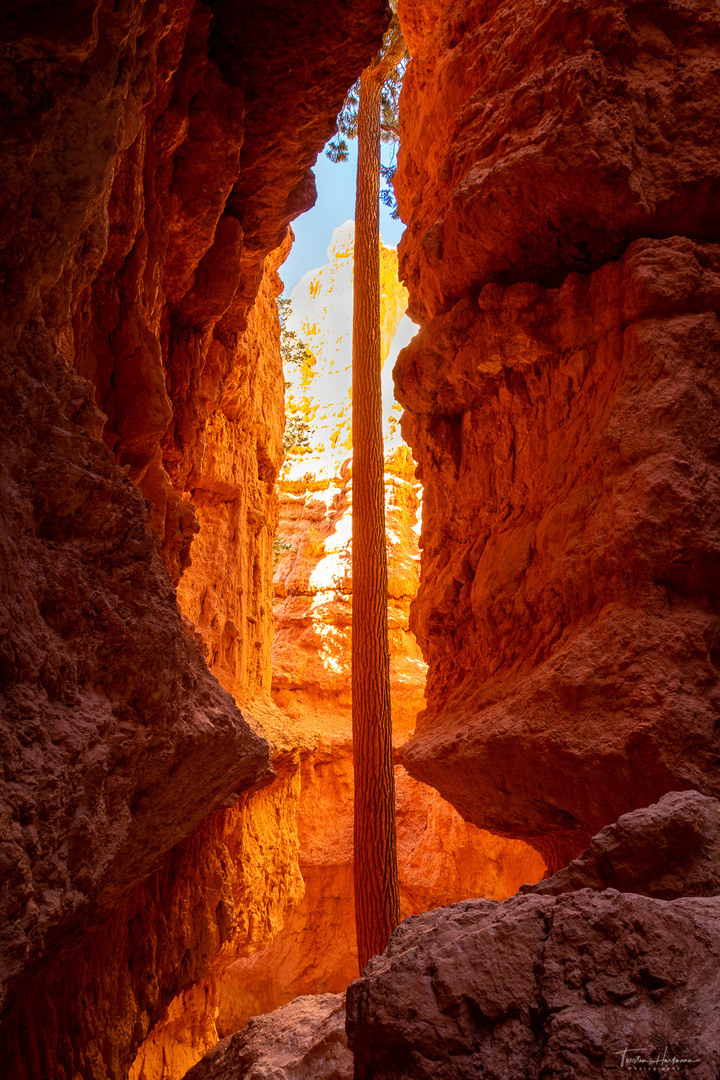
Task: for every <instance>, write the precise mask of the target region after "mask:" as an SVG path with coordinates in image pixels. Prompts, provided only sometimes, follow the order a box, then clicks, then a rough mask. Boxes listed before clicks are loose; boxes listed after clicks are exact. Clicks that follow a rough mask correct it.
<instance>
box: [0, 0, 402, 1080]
mask: <svg viewBox="0 0 720 1080" xmlns="http://www.w3.org/2000/svg"><path fill="white" fill-rule="evenodd" d="M386 19H387V11H386V9H385V5H384V3H382V2H378V0H367V2H364V3H362V4H360V5H359V6H357V5H356V6H355V7H354V8H353V11H352V12H349V11H347V9H346V8H345V7H344V6H342V5H331V6H330V7H328V6H327V5H324V6H323V8H322V10H320V9H318V8H317V6H316V5H314V4H310V3H301V4H300V5H297V4H295V5H293V6H292V8H290V7H289V6H288V5H283V4H273V5H271V6H270V7H265V8H263V9H262V10H258V11H250V9H248V8H246V7H241V8H239V9H238V8H237V6H236V5H230V4H225V3H222V2H221V0H217V2H216V3H213V4H209V5H206V4H203V3H200V2H198V3H195V2H193V0H184V2H183V3H180V4H173V5H170V6H169V7H165V6H163V5H160V6H158V5H155V4H150V3H145V2H143V0H131V2H129V3H124V4H117V5H116V4H112V3H110V4H106V3H98V2H96V0H87V2H82V3H80V4H75V5H74V6H73V11H72V16H71V17H69V16H68V13H67V12H66V11H64V10H63V11H60V10H59V9H58V8H57V7H56V6H55V7H53V6H52V5H44V6H43V5H42V4H41V5H30V4H26V3H24V2H21V3H18V4H14V5H13V7H12V11H8V12H6V13H5V15H4V19H3V31H2V55H1V61H2V68H1V71H0V80H1V82H2V92H3V94H4V96H5V99H6V101H7V103H8V107H7V108H6V110H5V112H4V119H3V125H4V134H5V136H6V138H5V140H4V144H3V150H2V172H3V177H4V185H3V193H2V211H3V213H2V226H1V230H2V231H1V233H0V260H1V261H2V275H3V281H4V283H5V287H4V305H3V310H2V317H1V319H0V346H1V347H2V357H1V368H0V371H1V377H2V384H3V394H2V403H1V405H0V408H2V413H3V418H2V433H1V437H2V443H3V448H2V454H0V461H1V462H2V464H1V465H0V470H1V472H2V480H1V481H0V490H1V496H0V497H1V498H2V502H3V514H2V552H3V555H2V569H1V570H0V573H1V575H2V585H3V589H2V591H3V604H2V615H1V617H2V676H3V682H2V692H3V718H2V745H3V765H4V777H3V781H4V783H3V790H2V804H1V809H0V813H1V814H2V819H1V820H2V829H1V831H2V836H3V847H2V856H1V857H2V866H3V879H4V880H3V897H2V905H3V906H2V925H3V930H2V939H1V941H0V945H1V949H0V951H1V957H2V969H1V971H2V983H3V994H4V998H3V1008H4V1012H3V1017H2V1035H1V1043H2V1045H1V1047H0V1060H1V1061H2V1066H3V1070H4V1072H5V1073H6V1074H7V1075H13V1076H23V1077H28V1078H29V1077H38V1078H40V1077H42V1078H43V1080H45V1078H50V1080H56V1078H57V1080H60V1078H64V1077H70V1076H72V1077H73V1078H76V1077H87V1078H90V1077H92V1078H94V1080H96V1078H100V1077H121V1076H125V1075H126V1073H127V1069H128V1067H129V1065H130V1063H131V1061H132V1058H133V1055H134V1053H135V1050H136V1048H137V1046H138V1045H139V1043H140V1042H141V1041H142V1039H143V1038H144V1037H145V1035H146V1034H147V1032H148V1030H149V1028H150V1027H151V1026H152V1024H153V1023H154V1022H155V1021H156V1019H157V1018H158V1017H159V1016H160V1015H161V1014H162V1012H163V1010H164V1009H165V1008H166V1006H167V1004H168V1002H169V1001H170V1000H171V999H172V997H173V995H175V994H177V993H179V992H180V991H182V990H183V988H184V987H187V986H189V985H192V984H194V983H196V982H197V980H198V979H200V978H202V977H204V975H205V974H206V973H207V972H208V970H209V968H210V966H211V963H212V961H213V958H214V956H215V955H216V953H217V951H218V949H219V948H220V947H221V946H222V945H223V943H225V942H227V941H228V940H230V939H243V940H244V941H245V942H246V945H247V947H251V946H252V945H253V943H254V944H255V945H259V944H262V943H264V942H265V941H266V940H267V938H268V934H269V933H270V931H271V930H272V927H273V926H277V925H278V924H279V923H280V922H281V921H282V912H283V910H284V906H285V905H286V903H288V902H290V900H291V899H296V898H297V894H298V891H299V885H298V878H297V862H296V854H297V853H296V849H295V854H294V856H293V851H292V847H293V843H295V845H296V842H297V841H296V837H295V841H293V840H292V837H290V836H288V840H287V844H288V845H289V850H286V851H283V852H282V853H281V858H280V860H279V861H280V863H281V864H282V867H281V869H280V870H279V871H278V878H277V880H275V881H274V882H273V883H272V887H270V888H269V891H268V881H269V877H272V874H269V873H268V872H266V871H264V870H263V871H258V870H257V867H256V868H255V869H253V865H254V864H253V858H252V856H250V855H248V853H247V848H248V846H252V845H248V844H245V843H244V841H243V840H242V838H243V836H245V835H257V834H258V832H259V831H261V823H262V816H263V813H264V811H263V810H262V807H261V809H260V810H259V811H258V810H257V807H258V806H259V805H261V803H262V800H263V799H264V797H265V794H264V793H262V794H261V796H260V797H259V798H260V802H258V796H255V803H254V804H253V799H252V798H250V797H249V791H250V790H251V789H252V788H253V787H256V786H257V785H258V784H262V783H266V782H267V781H268V780H270V778H271V772H270V769H269V760H270V755H269V747H268V744H267V742H266V740H265V739H264V738H262V737H261V736H260V735H258V734H257V733H256V732H255V731H253V730H252V729H251V727H250V726H249V725H248V723H247V721H246V719H245V718H244V716H243V714H242V713H241V712H240V710H239V709H238V707H237V705H236V703H235V701H234V700H233V698H232V697H231V696H230V694H229V693H228V692H227V690H226V689H221V687H220V686H219V685H218V682H217V680H216V679H215V678H214V677H213V676H212V675H210V674H209V672H208V669H207V665H206V663H205V660H204V659H203V655H202V654H203V653H205V655H206V657H207V658H208V659H210V660H211V662H212V663H213V664H214V665H215V667H216V668H217V669H218V674H221V675H222V677H223V682H224V684H225V686H226V687H227V688H228V689H229V690H231V691H233V692H234V693H236V694H237V696H238V697H239V698H243V699H250V698H252V697H253V695H257V694H259V693H260V692H261V691H262V690H263V688H267V685H268V659H269V645H270V615H269V611H270V595H269V582H270V563H271V553H270V549H271V544H272V536H271V533H272V528H273V523H274V514H275V496H274V491H273V481H274V479H275V476H276V474H277V470H278V468H279V464H280V461H281V456H282V451H281V440H282V374H281V366H280V361H279V349H278V344H277V343H278V335H279V327H278V325H277V320H276V316H275V315H273V321H271V322H270V323H268V320H267V313H268V312H269V311H270V309H271V307H272V300H273V297H274V294H275V293H276V292H277V291H278V289H279V282H278V281H277V278H276V277H275V276H274V270H275V267H276V265H277V261H278V260H279V258H280V257H281V254H278V255H276V256H275V257H270V253H271V252H272V251H274V250H276V249H278V247H279V246H280V245H281V244H282V242H283V240H284V237H285V235H286V231H287V225H288V222H289V221H290V220H291V219H292V217H294V216H295V215H296V214H297V213H299V212H300V211H301V210H302V209H304V208H305V207H307V206H308V205H310V204H311V202H312V199H313V195H314V188H313V184H312V180H311V176H310V173H309V166H310V164H311V163H312V161H313V160H314V157H315V155H316V154H317V152H318V150H319V149H320V148H321V146H322V144H323V143H324V141H325V139H326V138H327V137H328V135H329V134H330V133H331V131H332V126H333V122H334V117H335V114H336V112H337V109H338V107H339V104H340V103H341V101H342V99H343V96H344V94H345V91H346V89H347V87H348V86H349V85H350V84H351V83H352V81H353V79H354V78H355V77H356V75H357V74H358V72H359V71H360V69H361V68H362V66H363V65H364V63H366V61H367V60H368V58H369V57H370V56H372V55H373V53H374V51H375V49H376V47H377V43H378V41H379V39H380V36H381V34H382V31H383V28H384V25H385V22H386ZM340 46H342V47H340ZM311 88H312V93H310V90H311ZM275 151H277V152H275ZM273 258H274V261H273ZM258 292H259V293H260V296H261V299H260V302H259V305H258V307H257V309H256V310H255V312H254V309H253V305H254V303H255V298H256V296H257V295H258ZM193 500H196V502H195V504H194V503H193ZM196 507H197V509H196ZM211 529H214V530H216V532H217V534H218V543H220V540H222V543H223V545H229V544H230V543H231V542H232V541H234V542H235V543H236V544H237V547H238V549H240V550H241V551H242V552H243V555H242V558H241V559H239V560H238V562H237V564H236V563H235V562H234V560H231V562H233V567H232V570H231V572H230V573H229V574H226V575H225V577H227V579H228V580H227V585H226V586H223V585H222V584H221V580H220V579H221V574H222V560H221V559H220V558H219V556H218V552H217V546H216V547H215V548H214V547H213V542H212V540H211V539H210V537H209V536H208V533H209V532H210V530H211ZM199 530H200V535H201V536H202V541H201V543H200V544H199V546H198V556H199V557H198V560H197V562H196V564H195V566H194V568H193V569H194V578H193V580H192V581H189V582H188V585H187V591H186V598H187V608H188V611H189V615H190V620H191V622H195V621H197V622H198V624H199V633H196V632H195V631H194V629H193V627H192V626H191V625H190V624H189V623H188V622H187V621H186V624H185V627H183V623H182V621H181V616H180V614H179V611H178V608H177V602H176V596H175V591H174V589H173V587H172V586H173V583H177V582H178V581H179V580H180V578H181V576H182V573H183V571H184V570H186V569H187V568H188V566H189V564H190V560H191V558H192V554H191V545H192V541H193V538H194V537H195V536H196V534H197V533H198V531H199ZM203 530H204V531H203ZM226 550H227V549H226ZM241 590H244V592H243V596H244V599H240V600H238V596H239V594H240V593H241ZM255 628H257V629H255ZM187 630H190V631H192V632H191V633H187V632H186V631H187ZM203 635H204V636H203ZM198 639H199V640H198ZM270 790H272V789H270ZM253 806H254V807H255V809H253ZM224 807H227V808H228V809H223V808H224ZM230 807H232V809H230ZM208 815H214V816H211V817H208ZM272 816H273V817H275V816H276V815H275V811H273V814H272ZM268 831H269V832H272V830H271V829H269V830H268ZM265 854H267V853H265ZM264 857H265V856H263V858H264ZM198 890H199V891H198ZM263 928H264V929H263ZM266 930H267V933H266Z"/></svg>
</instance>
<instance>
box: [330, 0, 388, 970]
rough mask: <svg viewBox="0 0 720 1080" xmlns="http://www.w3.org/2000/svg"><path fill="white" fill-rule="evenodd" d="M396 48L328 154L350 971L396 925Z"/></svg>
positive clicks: (374, 70) (348, 110) (365, 84)
mask: <svg viewBox="0 0 720 1080" xmlns="http://www.w3.org/2000/svg"><path fill="white" fill-rule="evenodd" d="M405 56H406V47H405V42H404V40H403V37H402V34H401V32H400V26H399V23H398V20H397V16H396V15H393V19H392V22H391V24H390V27H389V29H388V31H387V33H386V35H385V38H384V40H383V46H382V49H381V50H380V52H379V53H378V55H377V57H376V59H375V61H374V62H373V63H372V64H371V65H370V66H369V67H367V68H366V69H365V70H364V71H363V73H362V75H361V76H360V79H359V81H358V83H357V84H356V86H355V87H353V90H351V92H350V94H349V95H348V99H347V100H346V103H345V107H344V109H343V111H342V112H341V114H340V116H339V118H338V127H339V129H340V136H338V139H337V140H335V142H334V143H332V144H331V147H330V153H329V156H330V157H331V158H334V160H343V158H346V157H347V146H346V144H345V142H344V140H343V139H342V136H343V135H346V136H349V137H351V138H352V137H355V136H356V137H357V140H358V166H357V188H356V193H355V252H354V273H353V349H352V357H353V378H352V402H353V408H352V415H353V423H352V438H353V515H352V568H353V626H352V722H353V752H354V774H355V809H354V822H355V824H354V879H355V924H356V930H357V944H358V960H359V964H360V970H361V971H362V970H363V968H364V967H365V964H366V963H367V961H368V960H369V958H370V957H371V956H374V955H375V954H377V953H381V952H383V951H384V949H385V947H386V945H387V943H388V939H389V937H390V934H391V933H392V931H393V930H394V928H395V927H396V926H397V925H398V923H399V922H400V889H399V884H398V870H397V839H396V831H395V775H394V771H393V756H392V725H391V716H390V651H389V647H388V626H387V606H388V605H387V547H386V538H385V473H384V454H383V434H382V397H381V389H380V387H381V367H382V357H381V351H380V175H381V163H380V142H381V140H383V139H384V140H385V141H390V140H391V139H393V138H397V100H398V93H399V84H400V79H401V72H400V71H399V69H400V65H401V63H402V61H403V60H404V58H405Z"/></svg>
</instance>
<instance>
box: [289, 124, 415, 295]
mask: <svg viewBox="0 0 720 1080" xmlns="http://www.w3.org/2000/svg"><path fill="white" fill-rule="evenodd" d="M348 148H349V150H350V160H349V161H344V162H339V163H338V164H337V165H333V163H332V161H330V160H329V159H328V158H327V157H325V153H324V152H323V153H322V154H321V155H320V157H319V158H318V160H317V165H316V166H315V169H314V172H315V183H316V185H317V191H318V197H317V202H316V203H315V206H314V207H313V209H312V210H308V212H307V213H306V214H302V215H301V216H300V217H299V218H296V219H295V221H293V223H292V228H293V232H294V233H295V243H294V245H293V249H292V251H291V252H290V255H289V256H288V258H287V260H286V262H284V263H283V265H282V266H281V267H280V277H281V278H282V280H283V282H284V284H285V294H284V295H285V296H289V295H290V293H291V292H292V290H293V288H294V287H295V285H296V284H297V283H298V281H299V280H300V278H301V277H302V276H303V274H306V273H307V272H308V270H315V269H316V268H317V267H318V266H324V265H325V263H326V262H327V249H328V245H329V244H330V240H331V239H332V234H333V229H336V228H337V227H338V225H342V224H343V222H345V221H347V220H348V219H350V220H352V219H353V218H354V217H355V170H356V169H357V142H356V141H352V142H349V143H348ZM383 149H385V148H383ZM404 228H405V226H404V225H403V223H402V221H393V220H392V218H391V217H390V211H389V210H388V209H387V207H385V206H383V205H382V204H381V206H380V234H381V236H382V240H383V243H384V244H386V245H387V246H388V247H397V243H398V240H399V239H400V237H401V236H402V232H403V229H404Z"/></svg>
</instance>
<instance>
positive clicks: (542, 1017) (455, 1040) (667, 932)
mask: <svg viewBox="0 0 720 1080" xmlns="http://www.w3.org/2000/svg"><path fill="white" fill-rule="evenodd" d="M719 920H720V901H718V899H717V898H712V899H683V900H673V901H670V902H667V901H663V900H657V899H654V898H650V897H645V896H635V895H633V894H630V893H626V894H624V893H618V892H616V891H614V890H612V889H609V890H607V891H605V892H601V893H596V892H593V891H592V890H590V889H581V890H580V891H579V892H573V893H569V894H566V895H563V896H558V897H542V896H522V897H516V898H513V899H512V900H507V901H505V903H504V904H496V903H493V902H492V901H489V900H485V901H482V900H474V901H469V902H468V903H465V904H457V905H455V907H452V908H445V909H439V910H437V911H431V912H427V913H426V914H425V915H418V916H416V917H415V918H413V919H409V920H407V921H406V922H404V923H403V924H402V925H401V926H400V927H399V928H398V929H397V930H396V931H395V933H394V934H393V936H392V938H391V941H390V945H389V946H388V949H387V951H386V952H385V954H384V956H382V957H374V958H373V959H372V960H371V961H370V963H369V964H368V967H367V968H366V970H365V973H364V976H363V978H362V979H360V980H358V981H357V982H355V983H352V984H351V985H350V987H349V988H348V993H347V1012H348V1037H349V1043H350V1046H351V1048H352V1050H353V1051H354V1054H355V1065H356V1073H355V1075H356V1076H357V1077H358V1078H359V1080H365V1078H369V1077H373V1078H374V1080H384V1078H386V1077H387V1078H388V1080H389V1078H390V1077H392V1078H393V1080H399V1078H402V1080H405V1078H408V1080H409V1078H411V1077H412V1078H413V1080H420V1078H424V1077H428V1078H429V1077H433V1078H438V1077H439V1078H441V1080H455V1078H458V1080H460V1078H462V1080H471V1078H474V1077H476V1076H478V1075H481V1074H482V1075H486V1076H497V1077H500V1076H506V1075H512V1076H523V1077H529V1078H536V1077H541V1076H547V1075H548V1074H553V1073H561V1074H564V1075H572V1076H575V1077H593V1076H597V1077H600V1076H605V1075H607V1073H608V1071H609V1070H610V1069H613V1070H615V1069H617V1068H618V1067H619V1065H620V1064H621V1061H623V1060H624V1059H623V1058H622V1054H623V1051H627V1052H628V1053H629V1052H630V1051H634V1052H635V1053H637V1052H638V1049H639V1053H640V1056H641V1057H644V1058H646V1059H652V1058H655V1057H656V1055H659V1056H660V1058H662V1055H663V1053H664V1052H665V1053H666V1054H667V1057H668V1058H673V1057H675V1058H682V1059H685V1060H686V1061H692V1062H693V1063H695V1065H694V1069H693V1072H694V1074H695V1075H696V1076H701V1077H703V1078H707V1080H710V1077H712V1076H713V1075H714V1072H715V1070H716V1069H717V1067H718V1064H720V1058H719V1052H718V1038H720V1027H718V1015H719V1014H720V1010H719V1006H720V1002H718V997H717V994H718V990H717V979H716V977H715V973H716V971H717V964H718V941H719V940H720V937H719V936H718V932H719V931H720V926H719V925H718V921H719ZM647 1067H649V1066H647ZM676 1067H677V1066H676ZM685 1067H686V1068H687V1067H688V1066H685Z"/></svg>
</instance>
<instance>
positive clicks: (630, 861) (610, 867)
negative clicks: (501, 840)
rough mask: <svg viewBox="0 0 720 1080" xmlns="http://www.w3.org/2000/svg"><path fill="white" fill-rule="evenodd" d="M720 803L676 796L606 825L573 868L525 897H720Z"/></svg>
mask: <svg viewBox="0 0 720 1080" xmlns="http://www.w3.org/2000/svg"><path fill="white" fill-rule="evenodd" d="M719 826H720V803H718V800H717V799H711V798H709V797H708V796H707V795H700V794H699V793H698V792H697V791H673V792H670V794H668V795H664V796H663V798H662V799H660V801H659V802H657V803H654V804H653V805H652V806H645V807H643V808H642V809H641V810H634V811H633V812H632V813H631V814H623V816H622V817H621V818H619V819H618V821H617V822H615V824H614V825H606V826H605V828H604V829H601V831H600V832H599V833H598V834H597V836H594V837H593V839H592V841H591V843H590V846H589V847H588V848H587V850H586V851H584V852H583V853H582V855H580V857H579V858H577V859H574V860H573V861H572V862H571V863H570V865H569V866H566V867H565V868H564V869H562V870H559V871H558V873H557V874H553V876H552V877H549V878H545V879H544V880H543V881H539V882H538V883H537V885H523V886H522V887H521V889H520V892H521V893H536V894H539V895H542V896H559V895H560V894H561V893H566V892H574V891H575V890H577V889H586V888H587V889H597V890H599V891H601V890H602V889H608V888H611V889H620V891H621V892H634V893H642V895H643V896H656V897H657V898H658V899H660V900H676V899H678V898H679V897H681V896H717V895H718V894H719V893H720V828H719Z"/></svg>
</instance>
